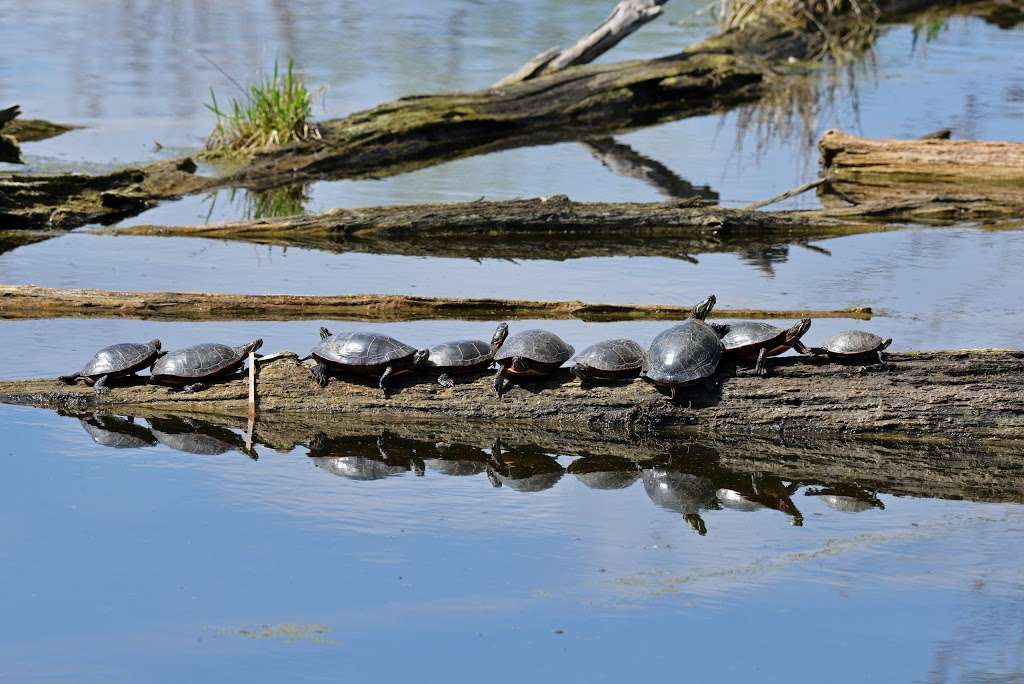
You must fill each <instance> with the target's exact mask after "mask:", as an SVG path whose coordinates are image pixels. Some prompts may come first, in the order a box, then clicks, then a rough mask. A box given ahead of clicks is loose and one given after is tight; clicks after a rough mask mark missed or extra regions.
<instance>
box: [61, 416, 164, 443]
mask: <svg viewBox="0 0 1024 684" xmlns="http://www.w3.org/2000/svg"><path fill="white" fill-rule="evenodd" d="M78 422H79V423H81V425H82V427H83V428H84V429H85V431H86V432H88V433H89V436H90V437H92V441H94V442H96V443H97V444H99V445H100V446H105V447H110V448H112V449H140V448H142V447H151V446H156V438H155V437H154V436H153V434H152V433H151V432H150V431H149V430H147V429H146V428H145V427H144V426H142V425H138V424H136V422H135V418H133V417H132V416H127V417H125V418H122V417H121V416H112V415H107V414H102V415H101V414H85V415H82V416H79V417H78Z"/></svg>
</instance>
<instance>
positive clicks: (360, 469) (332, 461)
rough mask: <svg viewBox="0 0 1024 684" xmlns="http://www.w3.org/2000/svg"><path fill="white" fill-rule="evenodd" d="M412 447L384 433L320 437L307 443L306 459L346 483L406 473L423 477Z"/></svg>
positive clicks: (419, 461)
mask: <svg viewBox="0 0 1024 684" xmlns="http://www.w3.org/2000/svg"><path fill="white" fill-rule="evenodd" d="M416 444H419V443H418V442H414V441H413V440H406V439H397V438H393V437H391V436H390V435H388V434H387V433H384V434H382V435H380V436H379V437H374V436H371V435H346V436H343V437H328V436H326V435H324V434H322V433H321V434H318V435H316V436H315V437H313V439H312V440H310V443H309V457H310V458H311V459H313V464H314V465H316V467H317V468H321V469H323V470H325V471H327V472H329V473H331V474H332V475H337V476H339V477H344V478H347V479H349V480H381V479H384V478H386V477H392V476H394V475H402V474H404V473H408V472H410V471H412V472H414V473H416V474H417V475H423V473H424V471H425V465H424V462H423V459H422V457H420V455H419V454H418V453H417V451H418V449H416V448H415V445H416Z"/></svg>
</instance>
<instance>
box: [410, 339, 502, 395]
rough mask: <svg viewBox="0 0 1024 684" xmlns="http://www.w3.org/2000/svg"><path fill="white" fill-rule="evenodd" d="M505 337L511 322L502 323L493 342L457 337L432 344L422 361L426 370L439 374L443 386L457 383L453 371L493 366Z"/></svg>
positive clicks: (451, 385)
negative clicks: (458, 338)
mask: <svg viewBox="0 0 1024 684" xmlns="http://www.w3.org/2000/svg"><path fill="white" fill-rule="evenodd" d="M506 337H508V323H499V324H498V327H497V328H496V329H495V330H494V335H492V336H491V341H490V343H487V342H484V341H483V340H457V341H455V342H445V343H443V344H439V345H436V346H433V347H431V348H430V350H429V351H430V355H429V356H428V357H427V360H426V362H425V363H424V364H423V370H425V371H426V372H427V373H432V374H437V376H438V377H437V382H438V384H440V385H441V386H442V387H455V381H454V380H453V379H452V376H453V375H456V374H463V373H472V372H474V371H481V370H485V369H487V368H490V366H491V364H492V363H493V362H494V355H495V354H497V353H498V350H499V349H500V348H501V345H502V344H504V342H505V338H506Z"/></svg>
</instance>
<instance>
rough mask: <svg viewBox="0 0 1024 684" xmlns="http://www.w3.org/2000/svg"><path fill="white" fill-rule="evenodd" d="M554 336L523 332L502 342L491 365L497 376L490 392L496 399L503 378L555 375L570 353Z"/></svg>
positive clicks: (540, 332)
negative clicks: (495, 395)
mask: <svg viewBox="0 0 1024 684" xmlns="http://www.w3.org/2000/svg"><path fill="white" fill-rule="evenodd" d="M575 351H576V350H575V349H573V347H572V345H571V344H566V343H565V341H564V340H562V338H561V337H559V336H558V335H556V334H554V333H551V332H548V331H547V330H536V329H534V330H524V331H522V332H518V333H516V334H515V335H513V336H512V337H510V338H508V339H507V340H505V344H504V345H502V347H501V349H500V350H498V353H497V354H495V355H494V363H496V364H498V372H497V373H496V374H495V375H494V391H495V392H497V394H498V396H499V397H500V396H501V394H502V392H503V390H504V381H505V376H506V375H512V376H519V377H543V376H545V375H550V374H551V373H553V372H555V371H556V370H557V369H558V368H559V367H561V365H562V364H563V363H565V362H566V361H568V360H569V359H570V358H571V357H572V355H573V352H575Z"/></svg>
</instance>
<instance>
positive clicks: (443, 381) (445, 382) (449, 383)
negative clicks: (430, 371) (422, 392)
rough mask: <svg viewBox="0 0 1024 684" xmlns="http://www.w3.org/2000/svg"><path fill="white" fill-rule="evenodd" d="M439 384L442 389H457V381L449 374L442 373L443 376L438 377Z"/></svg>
mask: <svg viewBox="0 0 1024 684" xmlns="http://www.w3.org/2000/svg"><path fill="white" fill-rule="evenodd" d="M437 384H439V385H440V386H441V387H447V388H448V389H451V388H452V387H455V381H454V380H453V379H452V376H450V375H448V374H447V373H441V375H439V376H437Z"/></svg>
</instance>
